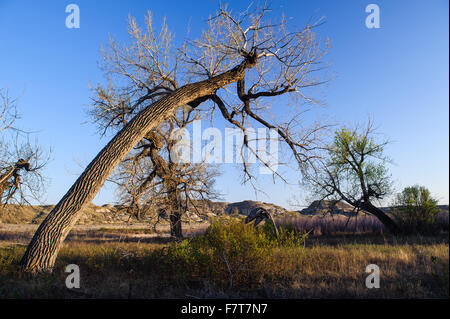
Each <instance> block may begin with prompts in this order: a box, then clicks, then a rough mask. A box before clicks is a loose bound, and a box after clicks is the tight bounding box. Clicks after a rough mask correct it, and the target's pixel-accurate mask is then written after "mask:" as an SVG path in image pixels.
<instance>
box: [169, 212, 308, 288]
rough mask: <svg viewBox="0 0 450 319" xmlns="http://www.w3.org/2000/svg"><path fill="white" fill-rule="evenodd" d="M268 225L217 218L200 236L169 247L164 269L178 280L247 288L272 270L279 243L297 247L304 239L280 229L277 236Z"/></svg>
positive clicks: (273, 269)
mask: <svg viewBox="0 0 450 319" xmlns="http://www.w3.org/2000/svg"><path fill="white" fill-rule="evenodd" d="M268 224H269V223H266V224H265V225H268ZM268 227H269V226H265V227H263V229H262V230H259V229H255V227H253V225H246V224H244V223H243V222H242V220H236V219H230V218H217V219H215V220H214V222H213V223H212V224H211V226H210V227H209V228H208V230H207V231H206V233H205V234H204V235H203V236H201V237H195V238H190V239H187V240H184V241H183V242H181V243H173V244H172V245H170V246H169V248H168V251H167V258H166V260H167V262H168V265H167V266H168V269H171V270H170V271H171V272H172V273H173V274H176V277H177V279H178V280H182V281H197V282H202V281H205V280H206V281H208V282H212V283H214V284H215V285H218V286H221V287H229V288H231V287H246V288H251V287H252V286H254V285H257V284H259V283H260V282H261V281H262V280H263V279H264V278H268V277H271V276H272V275H273V274H274V273H276V271H277V263H278V262H279V261H278V260H277V258H275V257H274V253H275V252H276V250H277V249H278V248H279V247H280V246H287V247H297V246H298V247H301V244H302V243H303V241H304V239H305V236H299V235H297V234H295V232H292V231H286V230H283V229H281V230H279V236H278V238H277V237H276V236H274V235H273V232H271V231H270V229H269V228H268ZM272 227H273V226H272Z"/></svg>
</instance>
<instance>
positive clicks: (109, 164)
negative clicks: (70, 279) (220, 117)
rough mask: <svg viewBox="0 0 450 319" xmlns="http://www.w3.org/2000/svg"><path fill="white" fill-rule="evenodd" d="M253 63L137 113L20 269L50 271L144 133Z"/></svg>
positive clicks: (55, 214)
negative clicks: (85, 211)
mask: <svg viewBox="0 0 450 319" xmlns="http://www.w3.org/2000/svg"><path fill="white" fill-rule="evenodd" d="M255 63H256V55H252V56H249V57H248V58H246V59H245V60H244V61H243V62H242V63H241V64H239V65H238V66H236V67H234V68H233V69H231V70H229V71H227V72H224V73H222V74H220V75H217V76H215V77H213V78H211V79H208V80H205V81H200V82H196V83H192V84H187V85H185V86H183V87H181V88H179V89H177V90H176V91H174V92H173V93H172V94H170V95H168V96H166V97H164V98H161V99H160V100H159V101H157V102H155V103H153V104H152V105H150V106H148V107H147V108H145V109H143V110H142V111H141V112H139V113H138V114H137V115H136V116H135V117H134V118H133V120H131V121H130V122H129V123H128V124H127V125H126V126H125V127H124V128H123V129H122V130H121V131H119V133H117V135H116V136H115V137H114V138H113V139H112V140H111V141H110V142H109V143H108V144H107V145H106V146H105V147H104V148H103V149H102V150H101V151H100V153H99V154H98V155H97V156H96V157H95V158H94V160H93V161H92V162H91V163H90V164H89V165H88V167H87V168H86V169H85V171H84V172H83V173H82V174H81V176H80V177H79V178H78V179H77V180H76V182H75V183H74V184H73V185H72V187H71V188H70V189H69V191H68V192H67V193H66V194H65V195H64V197H63V198H62V199H61V201H60V202H59V203H58V204H57V205H56V206H55V208H54V209H53V210H52V211H51V212H50V214H49V215H48V216H47V217H46V218H45V220H44V221H43V222H42V224H41V225H40V226H39V228H38V230H37V231H36V233H35V234H34V236H33V238H32V240H31V242H30V244H29V245H28V248H27V250H26V252H25V255H24V256H23V258H22V260H21V265H22V266H23V269H24V270H25V271H27V272H32V273H34V272H43V271H51V270H52V268H53V266H54V264H55V260H56V256H57V254H58V252H59V249H60V248H61V244H62V242H63V241H64V239H65V238H66V236H67V235H68V233H69V231H70V230H71V229H72V227H73V226H74V224H75V223H76V221H77V220H78V218H79V217H80V211H81V210H82V209H83V208H84V207H85V206H86V205H87V204H88V203H89V202H91V201H92V199H93V198H94V197H95V195H96V194H97V192H98V191H99V190H100V188H101V187H102V185H103V184H104V183H105V181H106V179H107V178H108V176H109V175H110V174H111V173H112V171H113V170H114V168H115V167H116V166H117V165H118V164H119V162H120V161H121V160H122V159H123V158H124V157H125V156H126V154H128V153H129V152H130V151H131V150H132V148H133V147H134V146H135V145H136V144H137V143H138V142H139V141H140V140H141V139H142V138H143V137H144V136H145V134H146V133H147V132H149V131H150V130H152V129H154V128H155V127H156V126H157V125H158V124H159V123H161V122H162V121H163V120H164V119H165V118H167V117H168V116H170V115H171V114H173V112H174V111H175V110H176V109H177V108H178V107H180V106H182V105H186V104H191V103H194V104H196V103H197V101H199V102H201V101H204V100H205V97H207V96H210V95H211V94H215V92H216V91H217V90H218V89H219V88H221V87H224V86H226V85H228V84H230V83H233V82H236V81H237V80H238V79H240V78H241V77H242V76H244V74H245V70H246V68H251V67H253V66H254V65H255Z"/></svg>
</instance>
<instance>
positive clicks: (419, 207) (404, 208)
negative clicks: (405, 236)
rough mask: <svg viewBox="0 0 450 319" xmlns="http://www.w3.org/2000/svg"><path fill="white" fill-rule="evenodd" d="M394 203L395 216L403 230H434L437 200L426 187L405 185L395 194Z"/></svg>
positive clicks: (427, 231) (426, 231)
mask: <svg viewBox="0 0 450 319" xmlns="http://www.w3.org/2000/svg"><path fill="white" fill-rule="evenodd" d="M395 204H396V207H395V208H394V215H395V218H396V220H397V222H398V223H399V224H400V225H401V226H402V229H403V230H404V231H405V232H409V233H429V232H432V231H433V230H435V227H434V226H435V217H436V214H437V213H438V212H439V208H438V206H437V200H436V199H434V198H433V197H431V193H430V191H429V190H428V189H427V188H426V187H424V186H419V185H414V186H409V187H405V188H404V189H403V191H402V192H401V193H399V194H397V197H396V200H395Z"/></svg>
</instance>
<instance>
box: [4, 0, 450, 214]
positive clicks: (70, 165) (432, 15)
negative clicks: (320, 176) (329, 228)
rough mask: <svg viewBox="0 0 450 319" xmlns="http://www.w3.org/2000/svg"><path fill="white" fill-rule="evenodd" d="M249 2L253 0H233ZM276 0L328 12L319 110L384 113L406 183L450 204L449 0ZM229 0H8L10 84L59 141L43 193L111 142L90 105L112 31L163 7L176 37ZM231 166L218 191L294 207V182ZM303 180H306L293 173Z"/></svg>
mask: <svg viewBox="0 0 450 319" xmlns="http://www.w3.org/2000/svg"><path fill="white" fill-rule="evenodd" d="M70 3H75V4H77V5H78V6H79V7H80V11H81V28H80V29H67V28H66V27H65V19H66V16H67V13H65V7H66V6H67V5H68V4H70ZM229 3H230V5H231V7H232V8H235V10H240V9H242V8H244V7H246V6H247V5H248V4H247V3H246V1H230V2H229ZM270 3H271V7H272V8H274V9H280V10H282V11H284V12H285V13H286V15H287V16H289V17H293V19H292V20H291V23H292V24H295V25H298V26H302V25H303V24H304V23H305V21H306V20H307V19H308V18H309V17H310V16H311V15H313V14H315V15H316V16H322V15H323V16H325V17H326V21H327V23H326V24H325V25H323V26H322V27H320V29H319V30H318V34H319V36H321V37H322V38H325V37H327V36H328V37H329V38H330V39H331V43H332V46H331V50H330V53H329V54H328V56H327V61H329V62H331V66H330V68H329V69H328V72H329V73H330V74H334V75H335V76H334V79H333V80H332V82H331V83H329V85H328V86H326V87H322V88H321V90H320V92H319V93H318V94H319V96H318V97H320V98H322V99H323V100H324V101H325V102H326V105H325V106H324V107H322V108H321V109H320V110H318V111H316V112H315V113H314V114H317V115H321V114H322V115H325V114H326V115H328V116H329V117H331V118H333V119H335V120H337V121H340V122H341V123H343V124H352V123H354V122H355V121H359V122H364V121H365V120H366V119H367V117H368V115H370V116H372V118H373V119H374V120H375V123H376V124H377V126H378V127H379V131H380V132H382V133H384V134H385V135H387V136H388V137H389V138H390V139H392V140H393V141H394V143H393V144H391V145H390V146H389V147H388V149H387V154H388V155H389V156H390V157H391V158H393V159H394V161H395V165H394V166H392V167H391V172H392V175H393V178H394V180H395V182H396V186H397V188H398V189H400V188H402V187H404V186H408V185H411V184H416V183H417V184H421V185H425V186H427V187H428V188H429V189H430V190H431V191H432V193H433V194H434V195H435V196H436V197H437V198H439V199H440V202H441V203H448V202H449V177H448V176H449V140H448V138H449V93H448V85H449V83H448V79H449V76H448V70H449V65H448V57H449V52H448V49H449V46H448V9H449V8H448V7H449V5H448V1H444V0H433V1H386V0H385V1H373V0H367V1H356V0H355V1H350V0H346V1H331V0H330V1H322V0H320V1H298V0H296V1H275V0H274V1H271V2H270ZM369 3H376V4H378V5H379V7H380V13H381V28H380V29H367V28H366V27H365V23H364V22H365V19H366V16H367V13H366V12H365V7H366V6H367V5H368V4H369ZM216 7H217V1H209V0H204V1H156V0H154V1H132V0H130V1H87V0H72V1H62V0H59V1H8V0H0V47H1V50H0V87H2V88H8V89H9V91H10V93H11V94H13V95H20V96H21V99H20V101H19V111H20V113H21V114H22V119H21V120H20V122H19V126H20V127H21V128H24V129H27V130H29V131H38V132H39V133H38V134H37V136H38V139H39V143H40V144H41V145H42V146H44V147H52V148H53V154H52V161H51V162H50V163H49V165H48V167H47V168H46V171H45V172H44V173H45V175H46V176H48V177H49V179H50V181H51V182H50V185H49V188H48V192H47V195H46V197H45V198H43V201H45V202H47V203H56V202H57V201H58V200H59V199H60V198H61V197H62V196H63V195H64V194H65V192H66V191H67V190H68V189H69V187H70V186H71V185H72V183H73V182H74V181H75V179H76V178H77V176H78V174H79V173H80V172H81V171H82V169H81V168H80V167H79V166H78V164H77V162H81V163H84V164H87V163H88V162H89V161H90V160H91V159H92V158H93V157H94V156H95V155H96V154H97V153H98V151H99V150H100V149H101V148H102V147H103V146H104V145H105V144H106V143H107V142H108V140H107V139H100V138H99V136H98V135H97V134H96V131H95V127H94V126H93V125H91V124H86V123H85V122H86V121H87V116H86V113H85V111H84V110H85V108H86V106H87V105H88V104H89V102H90V97H91V96H92V94H91V91H90V89H89V83H92V84H96V83H98V82H103V77H102V74H101V72H100V71H99V69H98V67H97V61H98V59H99V48H100V44H101V43H106V42H107V40H108V36H109V35H113V36H115V37H116V38H117V39H119V40H126V38H127V35H126V27H127V25H126V20H127V17H128V15H129V14H131V15H133V16H135V17H136V18H138V21H143V17H144V14H145V13H146V11H147V10H151V11H152V12H153V14H154V17H155V18H156V20H157V21H159V20H160V19H161V18H162V17H163V16H166V17H167V22H168V24H169V27H170V28H171V30H172V31H174V32H175V34H176V37H179V38H180V39H181V38H182V37H183V36H184V35H185V30H186V26H187V25H188V24H190V27H191V35H195V34H196V33H198V32H199V30H201V28H202V27H203V26H205V22H204V20H205V19H206V18H207V17H208V15H209V14H211V13H214V11H215V9H216ZM222 171H226V172H227V173H226V174H225V175H224V176H222V177H221V178H219V179H218V189H219V190H221V191H222V193H223V194H224V199H225V200H227V201H238V200H244V199H255V198H257V199H258V200H263V201H270V202H274V203H278V204H281V205H284V206H288V205H287V201H288V200H289V199H290V198H291V197H292V195H293V194H297V195H299V196H300V197H302V196H301V194H299V192H301V191H300V190H299V188H298V187H296V186H295V184H294V185H283V184H282V183H277V184H273V183H272V182H271V181H270V179H268V178H263V179H261V180H260V185H264V188H265V190H266V193H267V194H266V195H265V194H259V195H258V196H257V197H256V195H255V193H254V191H253V189H252V188H251V186H250V185H240V184H239V183H238V182H237V181H238V180H239V176H240V171H239V170H238V169H237V168H236V167H235V166H234V165H231V164H224V166H223V167H222ZM291 182H292V183H295V180H291ZM113 201H114V197H113V187H112V186H105V187H104V188H103V189H102V190H101V192H100V193H99V195H98V196H97V197H96V199H95V201H94V202H95V203H97V204H103V203H105V202H113Z"/></svg>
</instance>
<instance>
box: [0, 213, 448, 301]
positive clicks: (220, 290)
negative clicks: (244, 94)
mask: <svg viewBox="0 0 450 319" xmlns="http://www.w3.org/2000/svg"><path fill="white" fill-rule="evenodd" d="M301 218H302V219H301V220H300V219H299V220H295V219H292V218H291V217H289V218H288V217H287V219H285V220H280V221H279V223H280V225H281V229H283V225H285V229H287V230H289V229H290V230H291V231H287V232H286V233H287V234H288V235H287V236H286V238H285V239H283V240H282V241H279V242H275V241H274V240H273V239H271V238H269V237H267V235H265V233H264V231H263V230H258V231H255V230H254V228H253V227H252V226H250V225H243V223H242V221H241V220H234V219H232V218H231V219H229V220H231V222H226V223H225V224H220V223H219V224H218V225H219V226H220V227H219V226H217V225H216V224H215V225H216V228H213V230H214V229H215V231H211V232H208V233H207V235H204V233H205V230H206V228H207V227H208V225H207V224H204V223H202V224H197V225H193V224H191V225H190V226H189V225H184V226H185V227H184V228H185V230H186V235H187V237H188V238H187V239H186V240H184V241H182V242H174V241H172V240H171V239H170V238H169V237H168V236H167V229H165V228H164V226H162V227H161V228H159V229H157V232H156V233H155V232H154V231H152V230H150V228H149V227H146V225H144V224H134V225H131V226H124V225H77V226H76V227H75V229H74V230H73V231H72V232H71V234H70V235H69V237H68V238H67V239H66V242H65V244H64V247H63V249H62V250H61V252H60V254H59V256H58V259H57V263H56V267H55V270H54V272H53V274H45V275H39V276H37V277H33V278H30V277H26V276H24V275H23V274H22V273H21V272H20V269H19V268H18V266H17V263H18V261H19V260H20V258H21V256H22V254H23V253H24V251H25V248H26V244H27V242H28V241H29V239H30V238H31V236H32V234H33V232H34V230H35V229H36V227H37V225H34V224H27V225H24V224H15V225H14V224H0V298H448V294H449V290H448V279H449V277H448V276H449V274H448V269H449V246H448V241H449V238H448V231H447V232H445V231H443V232H441V233H439V234H436V235H434V236H426V237H421V236H402V237H392V236H390V235H388V234H385V233H383V232H382V231H381V232H369V231H367V230H368V228H367V227H368V226H367V225H366V226H367V227H366V228H367V229H366V228H365V230H366V231H362V230H361V229H360V230H359V231H354V230H352V229H351V228H350V231H346V232H343V231H338V230H339V229H338V228H334V231H331V226H330V225H328V226H326V225H324V226H322V228H320V229H319V226H318V225H319V224H318V222H317V221H314V223H315V228H314V229H315V231H313V232H311V234H310V235H309V237H308V238H307V239H306V241H301V240H300V238H301V232H300V231H295V228H299V225H304V224H305V223H306V221H305V220H304V219H303V218H304V217H301ZM322 221H323V222H324V221H325V222H326V223H327V224H330V223H332V221H330V220H322ZM309 222H310V223H311V222H312V221H311V220H309ZM292 225H297V226H296V227H294V230H292V228H293V226H292ZM447 227H448V226H447ZM300 228H301V227H300ZM326 229H328V231H326ZM447 229H448V228H447ZM357 230H358V229H357ZM68 264H77V265H78V266H79V267H80V272H81V287H80V288H79V289H67V288H66V286H65V279H66V276H67V275H68V274H67V273H65V266H66V265H68ZM369 264H376V265H378V266H379V268H380V288H378V289H376V288H374V289H368V288H366V286H365V278H366V277H367V276H368V274H367V273H366V272H365V269H366V266H367V265H369Z"/></svg>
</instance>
